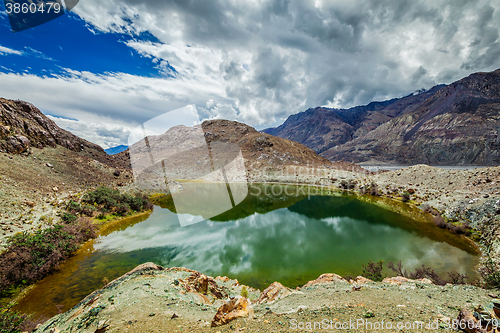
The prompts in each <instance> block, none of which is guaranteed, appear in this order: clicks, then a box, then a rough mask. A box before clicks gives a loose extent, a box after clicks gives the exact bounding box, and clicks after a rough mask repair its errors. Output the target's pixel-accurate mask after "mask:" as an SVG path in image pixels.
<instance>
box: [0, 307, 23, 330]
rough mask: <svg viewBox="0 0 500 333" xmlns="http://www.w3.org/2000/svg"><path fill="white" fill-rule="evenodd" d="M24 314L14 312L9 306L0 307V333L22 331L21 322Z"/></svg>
mask: <svg viewBox="0 0 500 333" xmlns="http://www.w3.org/2000/svg"><path fill="white" fill-rule="evenodd" d="M26 318H27V316H26V315H21V314H19V313H17V312H14V311H12V310H11V309H10V307H0V333H20V332H23V322H24V321H25V320H26Z"/></svg>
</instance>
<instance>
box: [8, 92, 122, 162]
mask: <svg viewBox="0 0 500 333" xmlns="http://www.w3.org/2000/svg"><path fill="white" fill-rule="evenodd" d="M58 146H60V147H64V148H66V149H68V150H71V151H74V152H77V153H79V154H81V155H83V156H87V157H89V158H91V159H94V160H97V161H99V162H101V163H104V164H106V165H109V166H112V167H125V165H123V164H122V163H121V161H119V160H115V159H114V158H113V157H110V156H108V154H106V152H105V151H104V149H102V148H101V147H100V146H98V145H96V144H94V143H91V142H88V141H87V140H84V139H82V138H79V137H78V136H76V135H74V134H72V133H70V132H68V131H66V130H63V129H62V128H59V126H57V125H56V123H55V122H53V121H52V120H50V119H49V118H47V117H46V116H45V115H44V114H43V113H42V112H41V111H40V110H39V109H37V108H36V107H35V106H34V105H33V104H31V103H28V102H24V101H19V100H17V101H14V100H9V99H5V98H0V152H4V153H10V154H28V153H29V152H30V150H31V148H39V149H43V148H45V147H51V148H56V147H58Z"/></svg>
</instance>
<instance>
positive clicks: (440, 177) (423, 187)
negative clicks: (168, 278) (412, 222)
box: [44, 166, 500, 331]
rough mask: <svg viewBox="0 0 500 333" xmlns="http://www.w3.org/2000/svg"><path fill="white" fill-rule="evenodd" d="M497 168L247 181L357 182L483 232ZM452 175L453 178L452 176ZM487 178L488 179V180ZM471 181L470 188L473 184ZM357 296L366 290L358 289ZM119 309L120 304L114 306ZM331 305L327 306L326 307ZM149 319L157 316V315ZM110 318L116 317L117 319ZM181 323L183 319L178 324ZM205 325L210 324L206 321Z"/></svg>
mask: <svg viewBox="0 0 500 333" xmlns="http://www.w3.org/2000/svg"><path fill="white" fill-rule="evenodd" d="M498 170H499V169H498V168H486V169H473V170H454V169H441V170H435V168H432V167H428V166H414V167H409V168H407V169H403V170H395V171H389V172H380V173H366V174H364V173H359V172H356V171H346V170H329V171H330V172H331V173H330V174H327V173H326V172H325V171H324V170H321V169H315V170H313V171H311V172H310V173H309V172H308V173H307V174H300V173H299V174H298V175H297V174H295V175H292V176H286V175H284V176H283V175H280V174H279V171H278V172H276V171H275V172H271V173H267V174H263V173H261V174H259V175H258V176H257V175H254V176H253V177H252V175H250V177H249V178H250V179H249V180H250V181H251V182H254V183H257V182H262V183H274V182H275V183H277V184H282V183H288V184H293V185H307V186H308V185H311V186H319V187H320V188H322V189H324V190H325V189H328V190H331V191H332V192H336V193H339V194H342V192H344V191H346V190H345V189H342V187H343V183H345V182H354V183H355V184H356V186H355V188H354V189H351V190H347V192H349V193H353V194H355V195H356V196H357V197H358V198H359V199H361V200H364V201H367V202H370V203H374V204H376V205H379V206H381V207H383V208H386V209H389V210H392V211H395V212H398V213H401V214H403V215H405V216H408V217H412V218H415V219H417V220H421V221H427V222H429V223H431V222H432V219H433V216H432V215H431V214H428V213H424V212H422V210H421V209H419V208H418V206H421V205H423V204H428V205H431V206H432V207H434V208H436V209H437V210H439V212H440V214H443V216H446V217H447V218H449V219H450V220H458V221H467V222H469V223H471V225H473V226H474V228H476V229H478V230H480V231H482V230H484V228H485V227H486V226H487V225H491V223H497V220H496V218H495V217H496V215H497V214H498V213H496V203H497V201H498V198H497V197H498V192H497V191H498V190H499V189H498V187H497V186H496V184H498V181H499V180H500V179H499V178H498V177H499V172H498ZM450 177H451V178H452V179H453V180H450ZM487 177H488V178H487ZM486 179H488V181H487V180H486ZM373 183H375V184H377V187H378V189H379V192H380V193H379V194H380V195H379V196H371V195H368V194H363V195H361V194H359V191H360V189H361V190H362V189H363V188H366V187H367V186H371V185H372V184H373ZM471 184H472V186H469V185H471ZM395 188H396V189H398V191H397V192H395V191H394V189H395ZM408 189H415V192H414V193H413V194H412V195H411V197H410V200H409V202H407V203H403V202H401V196H400V195H399V194H400V193H402V192H403V191H407V190H408ZM486 195H487V196H486ZM492 210H493V211H492ZM471 212H472V213H471ZM142 214H147V212H143V213H141V215H142ZM126 218H129V217H126ZM121 222H122V220H121V219H120V220H115V221H111V222H109V223H105V224H104V225H102V226H101V230H106V229H108V228H111V229H112V226H113V225H117V224H120V223H121ZM488 223H490V224H488ZM496 236H497V235H496V234H494V233H493V234H491V235H488V237H481V238H480V239H479V241H477V242H475V243H474V244H476V245H479V246H478V247H477V246H476V249H478V248H479V249H482V250H483V255H484V254H485V252H484V249H485V248H486V246H487V245H488V244H489V245H490V249H492V250H493V251H498V245H497V246H496V247H495V246H491V244H495V243H494V240H495V237H496ZM489 253H492V252H489ZM456 287H457V288H458V289H460V288H465V289H463V290H462V289H461V290H462V294H461V296H460V297H462V296H463V297H467V295H468V293H467V292H468V291H469V289H467V288H469V287H470V288H475V287H471V286H468V287H467V286H465V287H458V286H456ZM351 288H352V286H351ZM381 288H382V290H383V288H386V287H381ZM435 288H442V287H438V286H435ZM328 289H331V288H327V289H326V290H324V291H323V293H324V296H325V297H326V295H327V294H328V292H331V291H328ZM379 289H380V288H379ZM407 289H408V288H406V287H405V289H400V291H399V292H400V293H401V294H402V295H403V294H405V292H406V291H403V290H407ZM410 289H411V288H410ZM346 290H347V289H346ZM412 290H413V289H412ZM436 290H437V289H436ZM471 290H472V289H471ZM477 290H479V291H478V295H477V297H476V296H474V297H471V298H474V299H476V298H478V297H479V298H481V299H482V300H481V302H486V300H487V299H488V298H487V297H486V296H485V295H486V294H487V291H486V290H483V289H480V288H477ZM465 291H467V292H465ZM358 295H362V294H361V293H358ZM289 300H291V299H289ZM375 302H376V300H375V299H374V300H373V303H372V304H375ZM467 303H468V302H467ZM457 304H459V303H457ZM115 305H116V304H115ZM292 305H293V304H290V306H292ZM397 305H400V304H397ZM467 305H470V304H465V305H464V306H467ZM460 306H462V305H460ZM191 307H192V305H185V306H184V308H186V311H188V313H190V311H192V309H190V308H191ZM374 307H375V305H373V307H372V308H374ZM457 307H458V305H457ZM115 308H117V307H116V306H115ZM327 308H328V310H325V309H327ZM216 309H217V307H216V306H213V308H212V310H211V311H212V312H205V311H209V310H202V311H203V312H205V317H206V314H207V313H210V314H214V311H216ZM73 310H74V309H73ZM73 310H70V311H73ZM117 311H121V310H117ZM165 311H167V310H165ZM318 311H319V312H318ZM322 311H332V309H331V307H323V305H321V306H318V307H317V308H316V309H314V310H312V311H311V312H310V314H309V317H308V318H309V319H312V318H316V317H317V316H318V313H322ZM264 312H265V311H264ZM299 312H300V313H305V312H303V311H302V310H298V313H299ZM389 312H391V311H389ZM389 312H388V313H389ZM392 312H394V311H392ZM442 312H443V311H441V313H440V314H441V315H442V316H445V317H446V316H447V315H448V316H449V315H450V314H449V313H442ZM179 314H181V312H179ZM179 314H177V315H179ZM275 315H276V317H269V318H270V319H267V317H266V319H265V320H268V322H269V323H271V325H273V324H272V323H273V320H274V319H275V321H274V324H276V326H273V328H274V329H277V330H279V329H283V330H284V331H287V330H288V329H289V327H286V326H284V325H282V324H279V322H282V323H283V320H279V319H280V318H281V316H282V315H283V314H281V315H279V313H276V314H275ZM114 316H115V315H112V316H111V317H110V318H114ZM263 316H264V315H263ZM455 316H456V315H455ZM151 317H153V318H154V317H156V315H154V316H151ZM188 317H189V316H188ZM306 317H307V316H306ZM181 318H182V319H179V320H178V321H172V323H175V325H174V326H175V327H174V326H172V331H176V330H177V329H180V328H181V327H178V326H179V325H182V327H192V328H194V327H195V326H193V325H194V324H195V323H194V321H193V320H192V319H193V318H191V317H190V319H186V316H184V315H181ZM203 318H204V317H203ZM148 319H149V322H150V324H152V323H153V320H151V319H150V318H149V317H148ZM163 319H165V318H163ZM289 319H290V318H289ZM304 319H307V318H304ZM112 320H113V321H114V319H112ZM197 320H199V319H197ZM243 320H245V319H241V320H239V321H240V322H241V321H243ZM262 320H264V317H262ZM202 321H203V320H202ZM179 322H181V323H180V324H179ZM237 322H238V321H237ZM252 323H253V321H252ZM257 323H258V324H257ZM269 323H262V322H260V321H258V319H257V322H256V324H257V326H251V325H252V324H249V323H247V322H246V321H245V322H243V323H242V324H241V325H240V328H241V327H245V326H248V327H255V329H258V328H265V327H267V326H266V325H268V324H269ZM156 324H158V323H156ZM156 324H153V326H147V327H151V328H152V329H154V325H156ZM204 324H206V322H205V323H204ZM243 324H244V325H243ZM264 324H266V325H264ZM158 325H159V324H158ZM259 325H260V326H259ZM44 326H45V325H44ZM126 326H129V325H125V326H120V330H119V331H122V330H123V331H127V329H131V328H133V327H134V325H133V324H132V325H130V327H126ZM141 327H142V326H141ZM196 327H199V328H200V330H201V331H203V329H204V326H203V327H202V326H196ZM207 331H212V330H211V329H210V328H207Z"/></svg>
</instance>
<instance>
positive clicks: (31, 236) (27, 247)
mask: <svg viewBox="0 0 500 333" xmlns="http://www.w3.org/2000/svg"><path fill="white" fill-rule="evenodd" d="M96 235H97V234H96V227H95V226H94V225H93V224H92V223H91V221H90V220H89V219H85V218H79V219H78V220H77V221H75V222H74V223H71V224H65V225H55V226H52V227H50V228H47V229H44V230H36V231H35V232H33V233H28V232H26V231H25V232H22V233H18V234H15V235H14V236H12V237H10V238H9V239H8V240H7V249H6V251H5V252H3V253H2V254H0V291H4V290H5V289H6V288H8V287H10V286H12V285H15V284H17V283H20V282H21V281H23V280H25V281H27V282H34V281H36V280H38V279H40V278H42V277H43V276H45V275H46V274H48V273H50V272H51V271H53V270H54V269H55V268H56V267H57V265H58V264H59V263H60V262H62V261H63V260H65V259H67V258H68V257H69V256H70V254H71V253H72V252H73V251H75V250H76V249H77V248H78V247H79V244H80V243H82V242H84V241H86V240H88V239H90V238H92V237H95V236H96Z"/></svg>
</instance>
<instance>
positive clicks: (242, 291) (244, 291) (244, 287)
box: [241, 286, 248, 298]
mask: <svg viewBox="0 0 500 333" xmlns="http://www.w3.org/2000/svg"><path fill="white" fill-rule="evenodd" d="M241 296H243V297H245V298H248V290H247V287H246V286H243V287H242V288H241Z"/></svg>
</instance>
